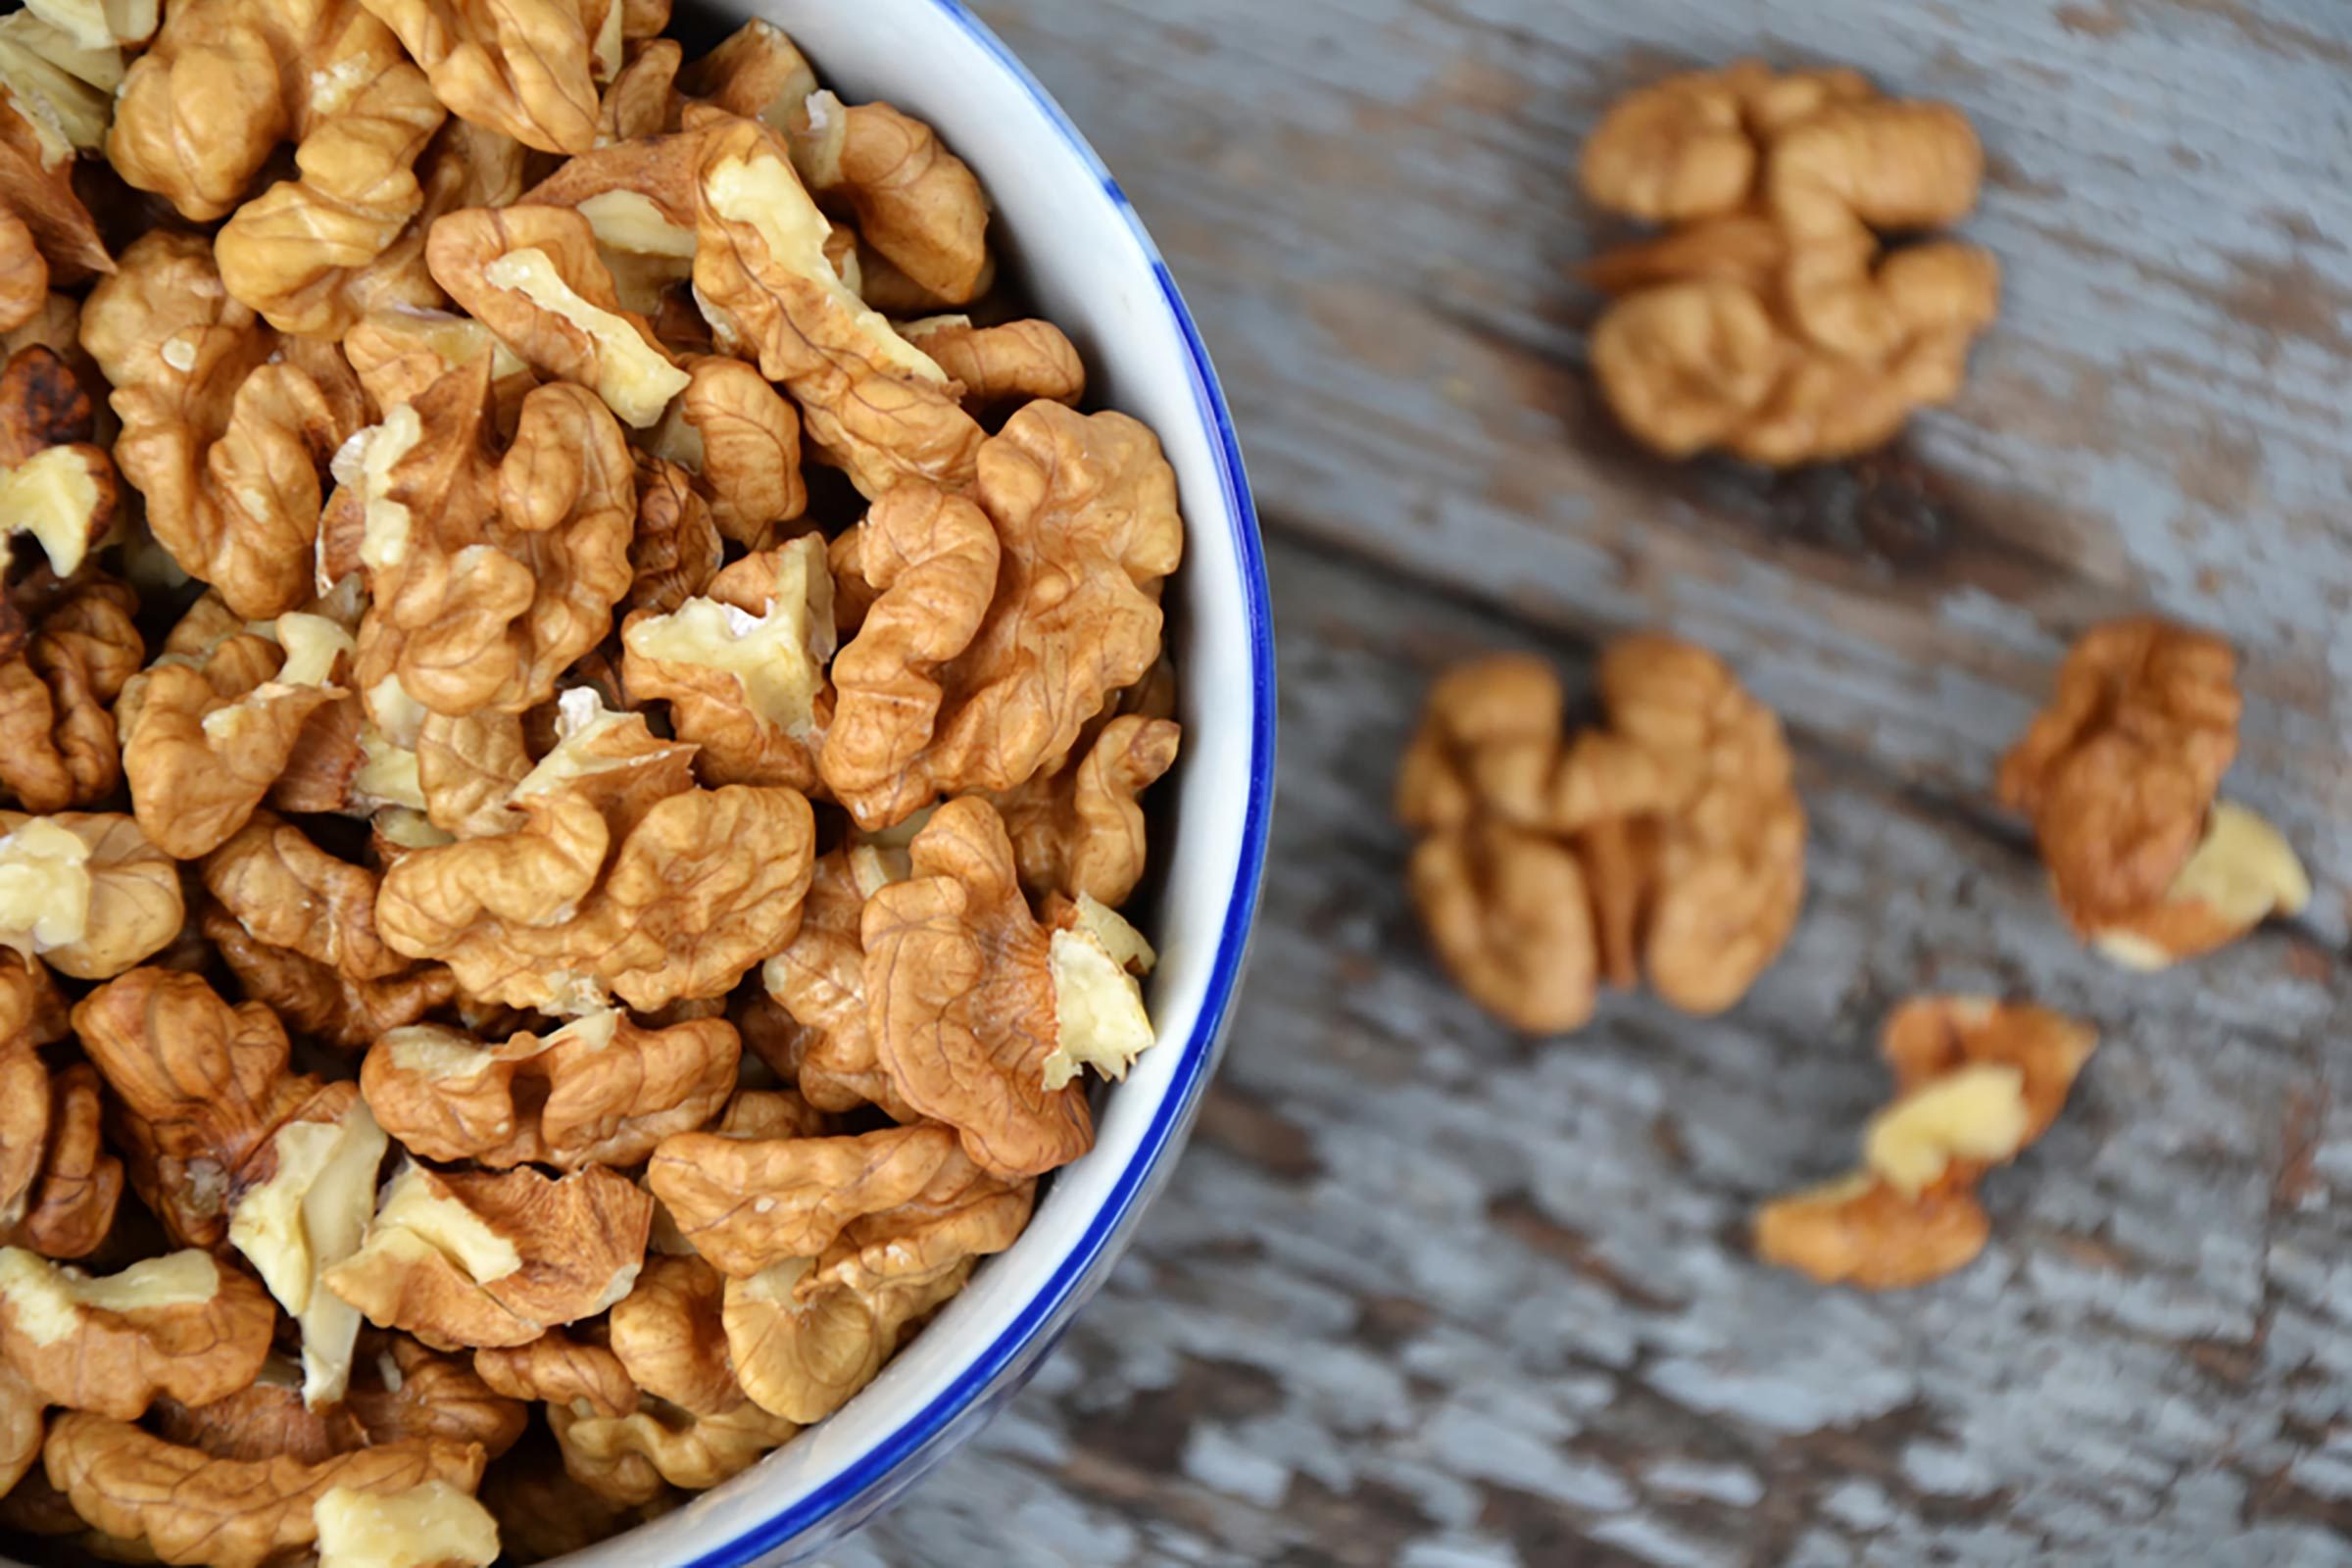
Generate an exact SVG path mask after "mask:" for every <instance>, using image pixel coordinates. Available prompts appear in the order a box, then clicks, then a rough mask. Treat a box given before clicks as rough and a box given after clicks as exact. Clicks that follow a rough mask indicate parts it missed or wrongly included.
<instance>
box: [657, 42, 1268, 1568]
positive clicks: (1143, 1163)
mask: <svg viewBox="0 0 2352 1568" xmlns="http://www.w3.org/2000/svg"><path fill="white" fill-rule="evenodd" d="M931 3H932V4H933V6H935V7H936V8H937V9H938V11H939V12H940V14H941V16H942V17H943V18H945V19H946V20H947V21H949V22H950V23H952V24H953V25H956V27H958V28H960V29H962V30H963V31H964V32H965V33H966V34H968V35H969V36H970V37H971V39H972V40H973V42H975V43H977V44H978V45H979V46H980V47H981V48H982V49H983V50H985V51H986V52H987V53H988V54H989V55H990V56H991V57H992V58H993V59H995V61H996V62H997V64H998V65H999V66H1001V67H1003V68H1004V69H1005V71H1006V72H1007V73H1010V74H1011V76H1012V78H1013V79H1014V80H1015V81H1017V82H1018V83H1020V85H1021V87H1022V89H1023V90H1024V91H1026V92H1027V93H1028V94H1029V97H1030V101H1031V102H1032V103H1034V104H1035V105H1036V106H1037V110H1038V112H1039V113H1040V114H1041V115H1043V116H1044V117H1045V119H1046V121H1047V123H1049V124H1051V125H1052V126H1053V127H1054V129H1055V130H1056V131H1058V132H1059V133H1060V135H1061V137H1062V139H1063V140H1064V141H1065V142H1067V143H1068V144H1069V147H1070V150H1071V151H1073V152H1075V153H1076V154H1077V155H1078V157H1079V159H1080V161H1082V162H1083V163H1084V164H1085V165H1086V166H1087V167H1088V168H1089V169H1091V170H1092V171H1093V172H1094V173H1095V177H1096V179H1097V181H1098V182H1099V183H1100V184H1101V186H1102V189H1103V195H1104V196H1105V197H1106V198H1108V200H1109V201H1110V203H1111V205H1112V206H1113V207H1115V208H1116V209H1117V210H1118V214H1119V216H1120V218H1121V219H1123V220H1124V221H1125V222H1126V226H1127V231H1128V233H1129V234H1130V235H1131V236H1132V237H1133V239H1134V241H1135V243H1136V246H1137V248H1138V249H1140V250H1141V251H1142V252H1143V255H1144V260H1145V261H1146V262H1148V263H1149V264H1150V265H1151V268H1152V275H1153V276H1154V277H1156V278H1157V279H1158V280H1159V291H1160V296H1161V298H1162V300H1163V301H1164V302H1165V303H1166V305H1167V308H1168V314H1169V316H1170V317H1171V318H1172V319H1174V321H1175V323H1176V329H1177V331H1178V332H1179V333H1180V334H1181V335H1182V336H1183V338H1184V343H1185V351H1186V354H1187V356H1188V357H1189V358H1190V360H1191V362H1192V372H1193V396H1194V399H1195V401H1196V402H1197V404H1198V405H1199V412H1200V414H1201V417H1202V419H1203V421H1204V422H1205V424H1206V425H1207V427H1208V429H1209V430H1210V431H1211V432H1212V433H1213V434H1214V436H1215V445H1216V453H1215V456H1216V460H1217V477H1218V481H1219V483H1220V485H1221V486H1222V488H1223V490H1224V502H1225V512H1226V515H1228V516H1229V517H1230V518H1231V519H1232V520H1233V522H1234V525H1235V526H1234V550H1235V557H1236V560H1237V561H1238V562H1239V563H1240V565H1241V569H1242V586H1243V591H1244V593H1245V595H1246V597H1247V599H1248V605H1247V607H1246V613H1247V618H1248V621H1249V633H1250V686H1251V697H1252V711H1253V715H1254V716H1253V720H1252V722H1251V725H1250V800H1249V805H1248V807H1247V809H1246V815H1245V817H1244V821H1243V828H1242V854H1241V864H1240V867H1239V870H1238V873H1237V875H1236V877H1235V880H1234V888H1233V899H1232V902H1231V903H1230V904H1229V905H1228V907H1227V909H1226V914H1225V929H1224V931H1223V932H1222V933H1221V934H1220V935H1219V937H1218V940H1217V956H1216V962H1215V964H1214V966H1213V968H1212V970H1211V972H1210V975H1209V984H1208V996H1207V998H1206V1000H1205V1002H1204V1003H1203V1005H1202V1006H1201V1018H1200V1022H1199V1023H1198V1024H1197V1025H1196V1026H1195V1027H1194V1030H1193V1036H1192V1039H1191V1040H1190V1041H1188V1042H1187V1043H1186V1046H1185V1058H1184V1062H1183V1065H1182V1066H1181V1067H1180V1068H1179V1069H1178V1074H1179V1076H1178V1080H1177V1082H1176V1084H1175V1085H1174V1086H1172V1087H1171V1088H1170V1090H1169V1092H1168V1095H1167V1097H1166V1098H1165V1099H1163V1100H1162V1101H1161V1102H1160V1105H1159V1112H1158V1114H1157V1115H1156V1116H1155V1117H1154V1118H1153V1119H1152V1125H1151V1127H1150V1128H1148V1129H1147V1130H1146V1131H1145V1133H1144V1139H1143V1143H1142V1145H1141V1146H1140V1147H1139V1148H1138V1150H1137V1152H1136V1153H1135V1156H1134V1157H1133V1158H1132V1159H1131V1160H1130V1161H1129V1162H1128V1165H1127V1168H1126V1169H1125V1170H1123V1171H1121V1172H1120V1173H1119V1178H1118V1182H1117V1184H1116V1185H1115V1186H1113V1187H1112V1189H1111V1192H1110V1197H1109V1199H1108V1200H1107V1201H1105V1202H1104V1204H1103V1209H1102V1211H1101V1212H1100V1213H1099V1214H1097V1215H1096V1216H1095V1219H1094V1222H1093V1223H1092V1224H1091V1225H1090V1226H1089V1227H1088V1228H1087V1231H1086V1234H1085V1235H1084V1236H1082V1237H1081V1238H1080V1239H1079V1242H1078V1245H1077V1247H1075V1248H1074V1249H1073V1250H1071V1252H1070V1255H1069V1256H1068V1257H1066V1258H1065V1259H1063V1260H1062V1264H1061V1266H1060V1267H1059V1268H1058V1269H1056V1270H1054V1275H1053V1277H1052V1278H1050V1279H1049V1280H1047V1281H1046V1283H1045V1284H1044V1286H1043V1287H1041V1288H1040V1289H1039V1291H1038V1293H1037V1294H1036V1295H1035V1296H1033V1297H1031V1298H1030V1299H1029V1302H1028V1304H1027V1305H1026V1306H1024V1307H1023V1308H1022V1309H1021V1311H1020V1314H1019V1315H1018V1316H1017V1317H1015V1318H1014V1319H1013V1321H1012V1323H1011V1324H1010V1325H1009V1326H1008V1327H1007V1328H1006V1329H1005V1332H1004V1333H1002V1334H1000V1335H998V1336H997V1338H996V1340H995V1342H994V1343H992V1344H991V1345H990V1346H989V1348H987V1350H986V1351H984V1352H983V1353H982V1354H981V1355H980V1357H979V1359H978V1360H976V1361H975V1362H974V1363H973V1364H972V1368H971V1370H970V1371H969V1372H967V1373H965V1374H964V1375H963V1376H962V1377H961V1378H959V1379H957V1380H956V1383H955V1385H954V1386H952V1387H951V1388H949V1389H947V1390H946V1391H944V1392H943V1393H941V1394H940V1395H939V1397H937V1398H934V1399H933V1400H932V1401H931V1402H930V1403H929V1404H927V1405H925V1406H924V1407H923V1408H922V1409H921V1410H920V1411H918V1412H917V1413H916V1414H915V1415H914V1416H912V1417H911V1418H909V1419H908V1420H907V1421H906V1422H905V1423H903V1424H902V1425H901V1426H900V1427H899V1429H898V1430H897V1431H895V1432H893V1433H892V1434H891V1435H890V1436H889V1437H887V1438H885V1439H884V1440H883V1441H882V1442H880V1443H878V1444H876V1445H875V1446H873V1447H871V1448H869V1449H868V1450H867V1451H866V1452H865V1453H864V1454H863V1455H861V1456H860V1457H859V1458H858V1460H857V1461H856V1462H855V1463H853V1464H851V1465H850V1466H849V1468H848V1469H846V1470H844V1471H843V1472H842V1473H841V1474H840V1475H839V1476H836V1477H835V1478H834V1479H833V1480H831V1481H830V1482H827V1483H826V1484H825V1485H824V1486H821V1487H819V1488H817V1489H816V1490H815V1491H813V1492H811V1493H810V1494H809V1495H808V1496H806V1497H804V1498H802V1499H801V1500H800V1501H799V1502H797V1503H795V1504H794V1505H793V1506H791V1507H789V1508H787V1509H785V1510H783V1511H782V1512H780V1513H777V1514H775V1515H773V1516H771V1517H769V1518H767V1519H764V1520H762V1521H760V1523H759V1524H758V1525H755V1526H754V1527H752V1528H751V1529H750V1530H747V1531H745V1532H744V1533H743V1534H742V1535H739V1536H737V1537H736V1538H735V1539H734V1540H732V1541H730V1542H728V1543H727V1544H725V1545H723V1546H720V1547H717V1548H715V1549H714V1550H711V1551H709V1552H705V1553H704V1554H703V1555H701V1556H699V1557H696V1558H694V1559H693V1560H692V1562H691V1564H690V1565H689V1568H732V1565H735V1564H739V1563H744V1562H748V1561H751V1560H752V1559H753V1558H756V1557H758V1556H759V1555H760V1554H761V1553H763V1552H768V1551H773V1550H775V1549H776V1548H777V1547H779V1546H783V1545H785V1544H789V1543H790V1542H792V1541H793V1540H794V1539H795V1538H797V1537H800V1536H803V1535H806V1534H808V1533H809V1532H810V1531H812V1530H815V1529H817V1528H818V1527H820V1526H822V1525H823V1524H824V1523H825V1521H827V1520H828V1519H831V1518H833V1517H835V1516H837V1515H839V1514H842V1513H845V1512H847V1511H849V1510H851V1509H853V1508H855V1507H856V1506H857V1505H858V1503H859V1502H860V1501H861V1500H862V1499H863V1498H864V1497H865V1496H866V1495H868V1494H869V1493H872V1492H873V1491H875V1490H876V1489H878V1488H880V1487H883V1486H886V1485H888V1484H889V1482H890V1481H891V1479H892V1478H893V1477H894V1476H895V1475H896V1474H897V1472H898V1470H899V1469H900V1467H901V1466H902V1465H904V1464H906V1463H907V1461H908V1460H909V1459H911V1458H914V1457H915V1456H917V1455H919V1454H921V1453H922V1452H923V1450H924V1449H926V1448H928V1447H929V1446H931V1445H932V1444H934V1443H935V1442H937V1441H938V1440H939V1438H940V1437H941V1436H942V1434H944V1433H946V1432H947V1431H948V1430H949V1428H950V1427H951V1426H953V1425H954V1424H955V1422H956V1419H957V1418H958V1417H959V1416H961V1415H962V1414H963V1413H964V1412H965V1411H966V1410H968V1409H970V1408H971V1406H973V1405H974V1404H976V1403H978V1402H979V1401H980V1400H981V1399H982V1398H983V1397H986V1396H987V1395H988V1394H989V1393H990V1392H991V1391H992V1390H994V1389H995V1387H996V1385H997V1384H998V1383H999V1382H1000V1381H1001V1380H1002V1379H1003V1378H1004V1377H1005V1373H1006V1372H1007V1371H1008V1370H1009V1369H1011V1368H1012V1367H1014V1366H1015V1365H1016V1364H1017V1363H1018V1362H1019V1360H1020V1358H1021V1355H1022V1353H1023V1352H1024V1351H1025V1350H1027V1349H1029V1348H1031V1346H1032V1345H1033V1344H1035V1343H1036V1342H1037V1341H1038V1339H1039V1338H1040V1336H1042V1335H1043V1334H1044V1333H1045V1332H1046V1330H1047V1329H1048V1327H1049V1326H1050V1325H1052V1324H1053V1322H1054V1318H1055V1317H1056V1316H1057V1315H1059V1314H1060V1312H1061V1310H1062V1307H1063V1305H1064V1304H1065V1303H1066V1302H1067V1301H1068V1300H1069V1299H1070V1297H1071V1295H1072V1294H1073V1293H1075V1292H1076V1291H1077V1290H1078V1289H1079V1287H1080V1286H1081V1285H1083V1284H1085V1283H1086V1281H1087V1278H1088V1276H1089V1275H1091V1274H1092V1273H1093V1272H1094V1270H1095V1268H1096V1267H1097V1265H1098V1264H1099V1263H1100V1262H1101V1261H1102V1259H1103V1253H1104V1252H1105V1250H1107V1249H1108V1248H1109V1246H1110V1244H1111V1243H1112V1241H1114V1240H1115V1239H1116V1238H1117V1237H1118V1236H1119V1234H1120V1233H1121V1232H1122V1231H1123V1230H1125V1229H1126V1227H1127V1225H1128V1223H1129V1222H1130V1221H1131V1220H1132V1219H1133V1218H1134V1217H1135V1208H1136V1204H1137V1202H1138V1201H1139V1200H1140V1199H1141V1198H1142V1196H1143V1194H1144V1191H1145V1188H1146V1186H1147V1185H1148V1184H1149V1182H1150V1180H1151V1177H1152V1173H1153V1172H1154V1171H1155V1170H1156V1169H1157V1168H1158V1166H1159V1162H1160V1160H1161V1158H1162V1157H1163V1156H1164V1155H1165V1154H1166V1153H1167V1151H1168V1148H1169V1145H1170V1144H1171V1143H1172V1142H1173V1141H1174V1140H1175V1139H1176V1138H1177V1137H1178V1136H1179V1135H1180V1134H1181V1133H1182V1131H1183V1130H1184V1128H1185V1127H1186V1126H1188V1125H1189V1124H1190V1122H1191V1119H1192V1112H1193V1107H1194V1105H1195V1104H1196V1103H1198V1102H1199V1100H1200V1098H1201V1093H1202V1091H1203V1090H1204V1089H1206V1087H1207V1084H1208V1069H1209V1067H1210V1065H1211V1064H1212V1062H1213V1059H1214V1057H1215V1054H1216V1044H1217V1039H1218V1037H1219V1035H1221V1034H1222V1033H1223V1031H1224V1028H1225V1021H1226V1017H1227V1015H1228V1014H1229V1013H1230V1012H1231V1011H1232V1008H1233V1002H1234V994H1235V992H1236V991H1237V990H1238V989H1239V987H1240V984H1241V977H1242V965H1243V960H1244V957H1245V956H1246V955H1247V952H1248V949H1249V945H1250V925H1251V922H1252V921H1253V919H1254V918H1255V915H1256V910H1257V900H1258V891H1259V888H1260V885H1261V883H1262V881H1263V878H1264V873H1265V862H1266V840H1267V833H1268V829H1269V826H1270V824H1271V821H1272V817H1273V806H1274V718H1275V711H1274V611H1273V603H1272V600H1271V597H1270V596H1269V594H1268V591H1267V587H1266V559H1265V551H1264V549H1263V547H1262V546H1261V545H1260V543H1259V540H1258V536H1257V508H1256V506H1255V504H1254V503H1253V502H1252V501H1251V499H1250V481H1249V477H1248V475H1247V474H1245V473H1244V472H1243V469H1242V445H1241V440H1240V438H1239V437H1238V436H1237V435H1236V434H1235V432H1234V428H1233V416H1232V414H1231V412H1230V411H1229V410H1228V409H1227V408H1226V406H1225V391H1224V388H1223V386H1222V385H1221V384H1219V382H1218V380H1217V372H1216V368H1215V367H1214V366H1212V365H1211V364H1210V363H1209V359H1208V349H1207V347H1206V345H1205V344H1203V343H1202V342H1201V329H1200V327H1199V326H1197V325H1196V324H1195V323H1194V321H1193V313H1192V312H1191V311H1190V310H1189V309H1188V308H1186V306H1185V303H1184V296H1183V294H1182V293H1181V292H1179V291H1178V289H1177V287H1176V279H1175V277H1174V275H1173V274H1171V273H1170V272H1169V270H1168V264H1167V261H1166V259H1165V258H1163V257H1162V256H1161V255H1160V253H1159V247H1158V246H1157V245H1156V244H1154V243H1153V242H1152V236H1151V235H1150V234H1149V233H1148V232H1146V230H1145V228H1144V224H1143V220H1142V219H1141V218H1140V217H1138V216H1137V214H1136V211H1135V208H1134V206H1133V204H1132V203H1130V202H1129V201H1128V200H1127V193H1126V192H1125V191H1123V190H1121V189H1120V188H1119V182H1118V181H1117V180H1116V179H1115V178H1113V177H1112V175H1111V172H1110V170H1109V169H1108V168H1107V167H1105V166H1104V164H1103V159H1102V157H1101V156H1100V155H1099V154H1098V153H1096V151H1095V149H1094V148H1093V147H1092V146H1091V145H1090V144H1089V143H1088V142H1087V139H1086V137H1085V135H1084V134H1083V133H1081V132H1080V131H1079V129H1078V127H1077V125H1075V124H1074V123H1071V120H1070V117H1069V116H1068V115H1067V114H1065V113H1064V112H1063V111H1062V108H1061V106H1060V105H1059V104H1057V103H1055V102H1054V97H1053V95H1052V94H1051V93H1049V92H1047V91H1046V89H1045V86H1044V84H1043V83H1041V82H1040V81H1039V80H1038V79H1037V77H1036V76H1034V75H1032V74H1031V73H1030V71H1029V68H1028V67H1027V66H1025V65H1023V64H1022V63H1021V61H1020V58H1019V57H1018V56H1016V55H1015V54H1014V53H1013V52H1012V51H1011V50H1010V49H1008V48H1006V47H1005V41H1004V40H1003V39H1001V38H999V37H998V36H997V35H996V34H995V33H994V32H992V31H990V30H989V27H988V25H987V24H986V23H984V22H982V21H981V20H980V19H979V18H978V17H976V16H974V15H972V13H971V12H970V11H969V10H968V9H966V7H965V6H964V4H963V0H931Z"/></svg>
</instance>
